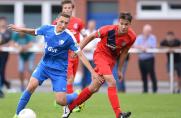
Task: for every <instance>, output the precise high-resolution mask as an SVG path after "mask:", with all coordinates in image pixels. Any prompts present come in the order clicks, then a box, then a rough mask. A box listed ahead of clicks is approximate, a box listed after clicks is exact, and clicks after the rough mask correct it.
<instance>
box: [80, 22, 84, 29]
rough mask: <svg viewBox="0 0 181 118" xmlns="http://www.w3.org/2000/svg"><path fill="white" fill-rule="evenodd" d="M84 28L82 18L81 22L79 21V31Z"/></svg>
mask: <svg viewBox="0 0 181 118" xmlns="http://www.w3.org/2000/svg"><path fill="white" fill-rule="evenodd" d="M83 28H84V23H83V21H82V20H80V22H79V31H81V30H83Z"/></svg>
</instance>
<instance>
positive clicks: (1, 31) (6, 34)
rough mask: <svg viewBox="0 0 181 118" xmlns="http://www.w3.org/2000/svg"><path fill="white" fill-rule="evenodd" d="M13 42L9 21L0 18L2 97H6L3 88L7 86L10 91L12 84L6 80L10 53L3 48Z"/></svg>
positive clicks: (0, 93)
mask: <svg viewBox="0 0 181 118" xmlns="http://www.w3.org/2000/svg"><path fill="white" fill-rule="evenodd" d="M10 40H11V31H9V30H7V20H6V18H5V17H0V97H3V96H4V93H3V92H2V87H3V85H4V84H5V85H6V87H7V88H8V89H10V83H9V82H8V81H7V80H6V77H5V70H6V64H7V61H8V55H9V53H8V52H3V51H1V47H3V46H6V45H8V42H9V41H10Z"/></svg>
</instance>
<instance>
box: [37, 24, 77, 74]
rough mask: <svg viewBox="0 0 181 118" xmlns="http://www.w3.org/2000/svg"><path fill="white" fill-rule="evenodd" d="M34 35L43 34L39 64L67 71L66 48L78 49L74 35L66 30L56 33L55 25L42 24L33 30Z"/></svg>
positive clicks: (75, 50)
mask: <svg viewBox="0 0 181 118" xmlns="http://www.w3.org/2000/svg"><path fill="white" fill-rule="evenodd" d="M35 35H43V36H44V41H45V52H44V56H43V57H42V59H41V61H40V64H42V65H43V66H45V67H47V68H50V69H56V70H61V71H65V72H67V65H68V50H69V49H70V50H72V51H74V52H75V53H77V52H79V51H80V47H79V46H78V44H77V42H76V39H75V37H74V36H73V34H72V33H71V32H70V31H69V30H68V29H65V30H64V31H62V32H60V33H57V32H56V26H55V25H44V26H42V27H40V28H38V29H36V30H35Z"/></svg>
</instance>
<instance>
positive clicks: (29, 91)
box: [14, 77, 39, 118]
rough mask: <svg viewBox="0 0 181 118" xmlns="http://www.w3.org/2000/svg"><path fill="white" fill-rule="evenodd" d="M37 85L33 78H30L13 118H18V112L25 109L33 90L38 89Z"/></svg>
mask: <svg viewBox="0 0 181 118" xmlns="http://www.w3.org/2000/svg"><path fill="white" fill-rule="evenodd" d="M38 85H39V82H38V80H37V79H36V78H34V77H31V78H30V81H29V83H28V86H27V88H26V90H25V91H24V92H23V94H22V96H21V98H20V100H19V103H18V107H17V110H16V114H15V116H14V117H15V118H16V117H17V116H18V114H19V112H20V111H21V110H22V109H24V108H25V107H26V105H27V103H28V102H29V100H30V98H31V95H32V94H33V92H34V91H35V89H36V88H37V87H38Z"/></svg>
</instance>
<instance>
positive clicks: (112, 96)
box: [108, 87, 121, 118]
mask: <svg viewBox="0 0 181 118" xmlns="http://www.w3.org/2000/svg"><path fill="white" fill-rule="evenodd" d="M108 97H109V101H110V103H111V106H112V108H113V110H114V113H115V115H116V118H118V117H119V114H120V113H121V109H120V106H119V99H118V95H117V90H116V87H108Z"/></svg>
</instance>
